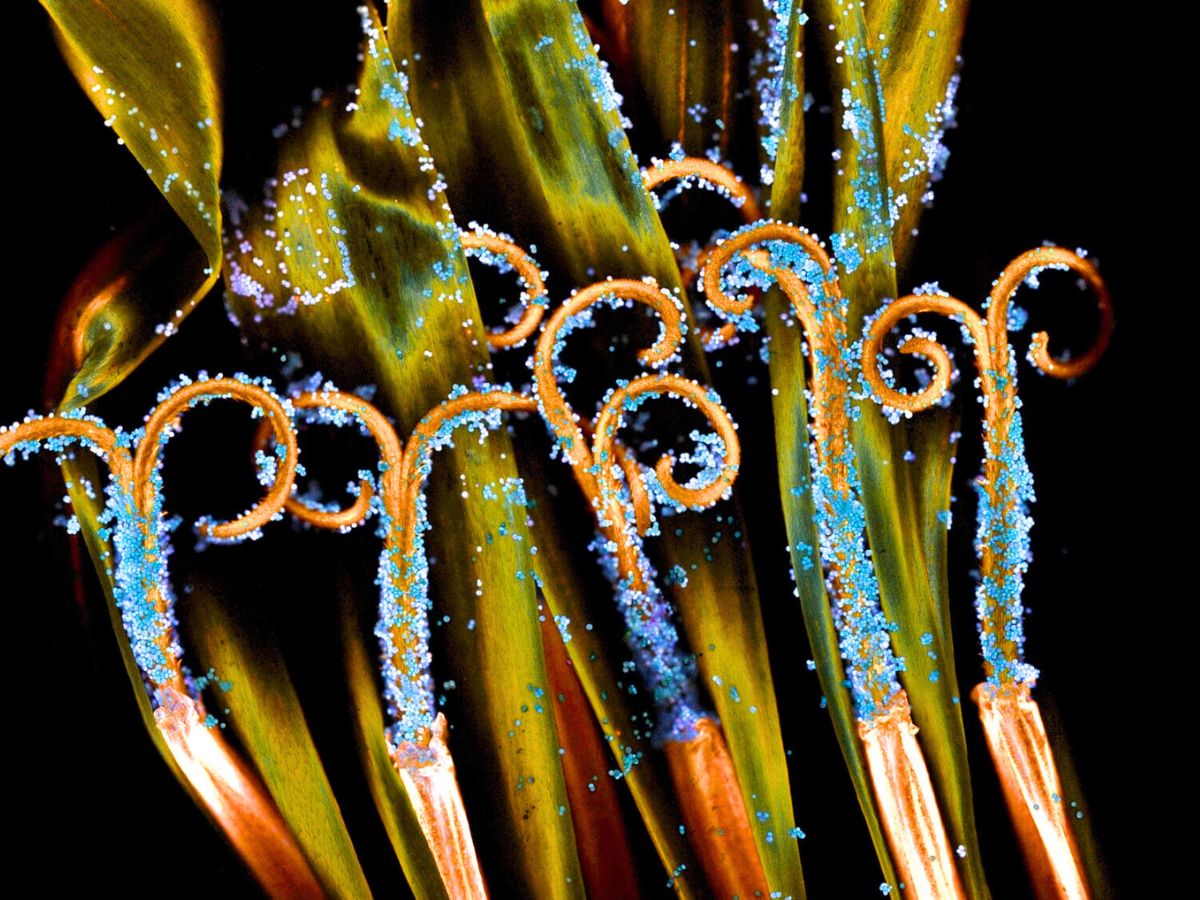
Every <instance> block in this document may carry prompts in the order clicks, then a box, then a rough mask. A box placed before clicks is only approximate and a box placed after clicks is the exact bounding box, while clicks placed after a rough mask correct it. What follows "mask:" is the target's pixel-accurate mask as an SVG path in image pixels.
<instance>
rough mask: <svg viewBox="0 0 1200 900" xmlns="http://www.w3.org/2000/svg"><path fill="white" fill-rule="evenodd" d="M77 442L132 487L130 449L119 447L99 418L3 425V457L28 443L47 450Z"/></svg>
mask: <svg viewBox="0 0 1200 900" xmlns="http://www.w3.org/2000/svg"><path fill="white" fill-rule="evenodd" d="M73 441H78V442H79V443H80V445H81V446H83V447H85V448H87V449H88V450H90V451H92V452H93V453H95V454H96V455H97V456H99V457H100V458H101V459H102V460H104V461H105V462H106V463H108V467H109V471H110V472H111V473H112V477H113V478H114V479H115V480H116V481H117V482H118V483H119V484H120V485H121V486H122V488H123V489H125V490H129V489H130V487H131V485H132V483H133V482H132V478H133V461H132V460H131V459H130V457H129V451H128V450H126V449H125V448H124V447H119V446H117V435H116V432H114V431H112V429H110V428H108V427H107V426H106V425H104V423H102V422H101V421H100V420H99V419H91V418H88V419H84V418H76V417H74V416H45V417H40V418H34V419H28V420H27V421H25V422H21V423H19V424H16V425H12V426H11V427H9V428H0V457H5V456H7V455H8V454H9V453H12V452H13V451H14V450H19V449H21V445H22V444H27V445H29V446H30V449H32V448H33V447H34V446H40V445H41V444H43V443H44V444H47V445H48V446H47V449H52V450H59V449H63V448H64V447H65V446H66V445H67V444H69V443H71V442H73Z"/></svg>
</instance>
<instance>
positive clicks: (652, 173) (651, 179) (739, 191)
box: [642, 156, 759, 222]
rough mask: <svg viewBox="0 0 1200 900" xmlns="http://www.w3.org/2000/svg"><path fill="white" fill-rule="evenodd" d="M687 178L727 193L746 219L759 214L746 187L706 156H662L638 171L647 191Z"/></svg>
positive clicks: (724, 168) (749, 220) (728, 170)
mask: <svg viewBox="0 0 1200 900" xmlns="http://www.w3.org/2000/svg"><path fill="white" fill-rule="evenodd" d="M688 180H691V181H700V182H703V183H705V184H707V185H710V186H711V187H713V188H714V189H716V190H717V191H719V192H721V193H722V194H724V195H725V196H727V197H728V198H729V200H730V202H731V203H733V205H734V206H736V207H737V208H738V209H740V210H741V212H742V217H743V218H744V219H745V220H746V221H747V222H753V221H754V220H755V219H757V218H758V217H759V212H758V201H757V200H755V199H754V192H753V191H751V190H750V188H749V186H748V185H747V184H746V183H745V182H744V181H742V179H740V178H738V177H737V175H735V174H734V173H733V172H732V171H731V170H730V169H727V168H726V167H725V166H723V165H721V164H720V163H715V162H713V161H712V160H710V159H704V158H703V157H699V156H685V157H682V158H680V159H663V160H658V161H656V162H655V163H654V165H652V166H650V167H649V168H648V169H646V170H645V171H643V172H642V181H643V182H645V184H646V189H647V190H650V191H652V190H654V189H655V188H657V187H660V186H662V185H664V184H666V183H667V182H669V181H685V182H686V181H688Z"/></svg>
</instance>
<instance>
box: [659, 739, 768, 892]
mask: <svg viewBox="0 0 1200 900" xmlns="http://www.w3.org/2000/svg"><path fill="white" fill-rule="evenodd" d="M695 728H696V734H695V736H694V737H692V738H691V739H690V740H686V741H665V742H664V743H663V753H664V754H665V755H666V757H667V766H668V768H669V769H670V772H671V781H672V783H673V785H674V787H675V796H676V797H678V798H679V805H680V807H681V810H682V812H683V825H684V827H685V828H686V830H687V834H688V836H689V837H690V838H691V840H692V843H693V847H694V849H695V851H696V855H697V856H698V857H699V862H700V866H701V868H702V869H703V871H704V876H705V879H706V881H707V883H708V885H709V887H710V888H711V890H712V893H713V896H715V897H766V896H769V894H770V889H769V888H768V886H767V877H766V875H765V874H764V872H763V868H762V863H761V862H760V861H759V858H758V849H757V847H756V845H755V843H754V834H753V832H752V830H751V826H750V817H749V815H748V814H747V812H746V806H745V804H744V803H743V802H742V792H741V788H740V786H739V785H738V781H737V774H736V773H735V772H734V769H733V760H732V759H731V758H730V755H729V747H728V745H727V744H726V743H725V737H724V735H723V734H722V733H721V728H720V726H719V725H717V723H716V722H714V721H713V720H712V719H710V718H708V717H701V718H700V719H698V720H697V721H696V723H695Z"/></svg>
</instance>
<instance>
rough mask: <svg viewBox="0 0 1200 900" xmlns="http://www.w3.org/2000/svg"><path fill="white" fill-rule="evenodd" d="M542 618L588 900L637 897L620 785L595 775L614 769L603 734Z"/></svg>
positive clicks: (554, 634)
mask: <svg viewBox="0 0 1200 900" xmlns="http://www.w3.org/2000/svg"><path fill="white" fill-rule="evenodd" d="M539 618H540V619H541V628H542V647H543V648H544V652H545V656H546V679H547V682H548V687H549V691H548V693H549V694H550V695H551V696H553V697H554V698H555V699H554V701H553V705H554V723H555V726H556V727H557V728H558V740H559V744H560V745H561V746H562V747H563V748H564V749H565V751H566V752H565V753H563V754H562V764H563V778H564V780H565V781H566V784H567V802H568V803H569V804H570V806H571V820H572V822H573V823H574V825H575V846H576V849H577V850H578V852H579V865H580V868H581V869H582V870H583V880H584V883H585V884H586V885H587V892H588V896H589V897H636V896H638V894H639V889H638V881H637V873H636V871H634V867H633V860H634V856H633V849H632V848H631V846H630V844H629V835H628V834H627V833H626V831H625V820H624V818H623V817H622V815H621V802H620V797H618V796H617V788H618V784H619V782H617V781H616V780H614V779H612V778H607V777H604V778H597V777H596V773H597V772H607V771H608V770H609V769H610V768H611V766H612V760H611V757H610V756H609V755H608V750H607V749H605V746H604V735H603V733H602V732H601V731H600V726H599V725H598V724H597V722H596V716H595V715H593V713H592V709H591V707H590V706H589V705H588V700H587V695H586V694H584V691H583V685H581V684H580V683H579V678H578V677H577V676H576V674H575V670H574V668H573V667H572V665H571V660H570V658H569V657H568V656H567V647H566V645H565V644H564V643H563V640H562V636H561V635H560V634H559V633H558V627H557V626H556V625H555V624H554V622H553V620H552V619H551V617H550V615H549V612H547V614H546V615H543V616H540V617H539ZM633 777H636V775H635V776H633ZM622 787H623V785H622Z"/></svg>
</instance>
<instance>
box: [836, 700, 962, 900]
mask: <svg viewBox="0 0 1200 900" xmlns="http://www.w3.org/2000/svg"><path fill="white" fill-rule="evenodd" d="M858 736H859V739H860V740H861V741H862V744H863V751H864V752H865V754H866V757H867V771H868V772H869V773H870V776H871V786H872V788H873V789H874V791H875V802H876V803H877V804H878V806H879V816H880V818H881V819H882V820H883V830H884V832H885V833H886V835H887V841H888V846H889V847H890V848H891V851H892V858H893V860H894V861H895V863H896V868H897V870H898V875H899V878H900V880H901V881H902V882H903V883H904V891H905V894H904V896H906V897H914V898H938V900H940V898H954V897H964V896H965V894H964V893H963V889H962V884H961V883H960V882H959V878H958V870H957V869H956V868H955V865H954V855H953V853H952V852H951V850H950V841H949V840H948V839H947V837H946V828H945V826H944V825H943V824H942V815H941V813H940V812H939V811H938V805H937V797H935V796H934V793H933V783H932V782H931V781H930V780H929V770H928V769H927V768H926V767H925V757H924V756H923V755H922V754H921V746H920V745H919V744H918V743H917V726H916V725H914V724H913V720H912V713H911V711H910V709H909V705H908V695H907V694H905V693H904V691H900V692H899V693H898V694H897V695H896V697H895V698H894V699H893V700H892V702H891V705H890V706H889V708H888V711H887V712H886V713H885V714H884V715H882V716H878V717H877V718H875V719H873V720H872V721H871V722H870V723H865V722H859V723H858Z"/></svg>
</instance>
